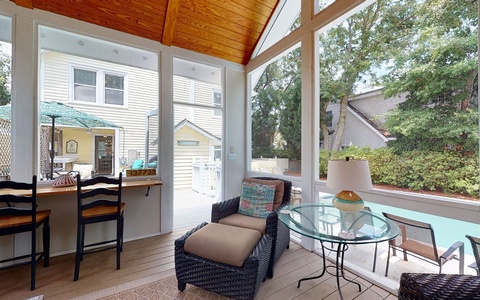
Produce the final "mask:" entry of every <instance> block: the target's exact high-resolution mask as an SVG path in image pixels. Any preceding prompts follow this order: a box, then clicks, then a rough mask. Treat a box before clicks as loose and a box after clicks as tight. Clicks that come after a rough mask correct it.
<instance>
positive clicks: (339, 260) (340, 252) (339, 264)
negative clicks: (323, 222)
mask: <svg viewBox="0 0 480 300" xmlns="http://www.w3.org/2000/svg"><path fill="white" fill-rule="evenodd" d="M320 244H321V245H322V258H323V270H322V273H321V274H320V275H318V276H313V277H305V278H302V279H300V280H299V281H298V284H297V288H299V287H300V283H301V282H302V281H305V280H312V279H318V278H320V277H322V276H323V275H324V274H325V272H327V273H328V274H330V275H332V276H336V277H337V288H338V293H339V294H340V299H342V300H343V296H342V290H341V288H340V277H343V279H345V280H346V281H348V282H351V283H354V284H356V285H358V291H359V292H361V291H362V287H361V286H360V284H359V283H358V282H356V281H353V280H350V279H348V278H346V277H345V272H344V271H343V258H344V254H345V251H346V250H347V249H348V246H347V244H344V243H337V244H338V246H337V248H336V249H334V248H328V247H326V246H324V245H323V242H322V241H320ZM325 248H327V249H328V250H330V251H334V252H336V253H337V257H336V260H335V266H327V261H326V257H325ZM328 267H332V268H335V270H336V272H335V274H332V273H330V272H328V271H327V268H328Z"/></svg>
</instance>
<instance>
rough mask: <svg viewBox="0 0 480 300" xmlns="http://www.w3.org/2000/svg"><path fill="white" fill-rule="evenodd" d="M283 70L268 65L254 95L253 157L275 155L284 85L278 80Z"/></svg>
mask: <svg viewBox="0 0 480 300" xmlns="http://www.w3.org/2000/svg"><path fill="white" fill-rule="evenodd" d="M281 74H282V70H280V68H279V65H278V64H276V63H272V64H270V65H268V66H267V68H266V69H265V71H264V72H263V73H262V76H260V79H259V81H258V83H257V86H256V87H255V91H256V92H257V94H256V95H255V96H254V97H252V144H253V150H252V157H261V156H265V157H273V151H274V140H275V133H276V132H277V130H278V121H279V116H278V114H279V108H280V105H281V102H282V100H281V99H282V98H281V94H282V90H283V87H282V85H281V84H280V83H279V82H278V78H281V76H282V75H281Z"/></svg>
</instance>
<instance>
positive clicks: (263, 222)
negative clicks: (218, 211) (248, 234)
mask: <svg viewBox="0 0 480 300" xmlns="http://www.w3.org/2000/svg"><path fill="white" fill-rule="evenodd" d="M218 223H220V224H225V225H230V226H235V227H242V228H249V229H253V230H256V231H258V232H260V233H261V234H262V235H264V234H265V229H266V228H267V219H264V218H256V217H251V216H247V215H242V214H233V215H230V216H228V217H225V218H223V219H220V220H219V221H218Z"/></svg>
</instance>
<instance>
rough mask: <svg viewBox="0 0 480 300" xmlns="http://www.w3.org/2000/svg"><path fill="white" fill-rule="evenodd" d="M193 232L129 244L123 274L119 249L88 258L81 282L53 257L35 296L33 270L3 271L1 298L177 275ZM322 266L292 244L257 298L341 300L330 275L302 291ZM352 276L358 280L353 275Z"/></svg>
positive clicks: (69, 259) (77, 291)
mask: <svg viewBox="0 0 480 300" xmlns="http://www.w3.org/2000/svg"><path fill="white" fill-rule="evenodd" d="M187 230H188V229H182V230H176V231H174V232H172V233H168V234H163V235H159V236H154V237H149V238H144V239H140V240H135V241H128V242H125V243H124V248H123V252H122V256H121V259H122V265H121V269H120V270H116V268H115V251H114V250H109V251H105V252H99V253H95V254H91V255H87V256H85V257H84V260H83V261H82V263H81V266H80V278H79V280H78V281H76V282H74V281H73V269H74V260H75V255H74V254H73V253H71V254H66V255H61V256H56V257H52V258H51V259H50V266H49V267H48V268H43V265H42V262H40V264H39V265H38V266H37V276H36V282H37V288H36V290H35V291H33V292H32V291H30V290H29V287H30V273H29V270H30V268H29V266H22V267H17V268H13V269H9V270H4V271H1V272H0V290H1V291H2V296H1V297H0V298H1V299H2V300H3V299H5V300H11V299H12V300H13V299H14V300H24V299H27V298H30V297H34V296H37V295H42V294H43V295H44V296H45V299H49V300H64V299H72V298H75V297H79V296H83V295H88V294H90V293H94V292H96V291H99V290H104V289H107V288H114V287H118V286H121V285H125V284H128V283H131V282H135V281H142V282H143V281H145V280H154V279H156V278H164V277H165V276H167V275H168V276H170V274H172V275H173V274H174V269H175V257H174V241H175V240H176V239H177V238H179V237H181V236H182V235H183V234H184V233H185V232H186V231H187ZM322 266H323V260H322V258H321V257H320V256H318V255H317V254H315V253H312V252H310V251H307V250H305V249H304V248H302V247H301V246H300V245H298V244H295V243H291V245H290V248H289V249H287V250H286V251H285V252H284V254H283V255H282V257H281V258H280V260H279V261H278V262H277V264H276V266H275V270H274V275H275V276H274V278H272V279H267V280H266V281H265V282H264V283H263V284H262V286H261V287H260V289H259V291H258V293H257V297H256V298H255V299H275V300H276V299H298V300H309V299H323V298H326V299H338V292H337V289H336V280H335V278H334V277H333V276H331V275H328V274H326V275H324V276H323V277H322V278H319V279H315V280H310V281H306V282H302V285H301V287H300V288H297V282H298V280H299V279H300V278H303V277H307V276H313V275H318V274H319V271H320V269H321V268H322ZM347 276H349V277H351V278H356V276H355V275H353V274H351V273H348V272H347ZM358 280H359V281H360V283H361V284H362V293H359V292H358V290H357V291H355V289H356V286H355V285H352V284H349V283H345V282H342V291H343V290H344V295H348V297H354V298H355V297H356V299H358V300H363V299H370V298H368V297H372V298H371V299H382V298H383V299H385V298H388V299H395V296H393V295H391V294H390V293H388V292H386V291H383V290H382V289H380V288H378V287H376V286H374V285H372V284H371V283H370V282H368V281H366V280H363V279H361V278H358ZM382 291H383V292H382ZM345 299H353V298H347V297H345Z"/></svg>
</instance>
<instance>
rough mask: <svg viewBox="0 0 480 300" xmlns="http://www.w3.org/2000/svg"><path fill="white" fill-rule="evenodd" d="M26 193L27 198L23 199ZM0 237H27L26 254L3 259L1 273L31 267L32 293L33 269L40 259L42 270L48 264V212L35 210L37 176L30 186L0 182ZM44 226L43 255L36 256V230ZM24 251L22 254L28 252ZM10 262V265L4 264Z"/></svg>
mask: <svg viewBox="0 0 480 300" xmlns="http://www.w3.org/2000/svg"><path fill="white" fill-rule="evenodd" d="M25 192H27V193H29V194H30V196H29V195H25ZM0 206H2V208H0V236H6V235H13V234H17V233H23V232H29V233H30V249H28V251H29V253H28V254H25V255H19V256H16V257H11V258H7V259H3V260H1V261H0V264H3V266H2V267H1V268H0V270H4V269H10V268H13V267H17V266H22V265H27V264H29V265H30V289H31V290H32V291H33V290H34V289H35V269H36V266H37V263H38V261H39V260H40V259H42V258H43V267H48V265H49V262H50V226H49V220H50V212H51V211H50V210H37V176H35V175H34V176H33V178H32V183H23V182H15V181H0ZM41 225H43V230H42V234H43V251H42V252H37V228H38V227H40V226H41ZM28 251H25V252H28ZM7 262H13V263H12V264H4V263H7Z"/></svg>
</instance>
